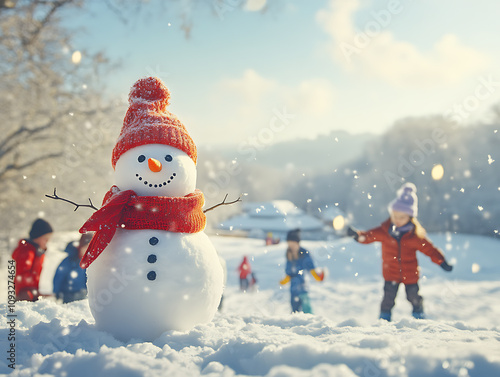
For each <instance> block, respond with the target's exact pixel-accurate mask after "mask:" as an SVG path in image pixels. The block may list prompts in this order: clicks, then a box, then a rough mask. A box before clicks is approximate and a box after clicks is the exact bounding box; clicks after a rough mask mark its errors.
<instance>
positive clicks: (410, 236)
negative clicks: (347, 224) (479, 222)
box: [358, 220, 444, 284]
mask: <svg viewBox="0 0 500 377" xmlns="http://www.w3.org/2000/svg"><path fill="white" fill-rule="evenodd" d="M390 226H391V220H387V221H385V222H383V223H382V224H381V225H380V226H379V227H377V228H374V229H371V230H368V231H366V232H359V237H358V242H360V243H372V242H377V241H378V242H380V243H381V244H382V273H383V276H384V279H385V280H386V281H395V282H398V283H404V284H415V283H417V282H418V278H419V268H418V262H417V250H419V251H421V252H422V253H424V254H425V255H427V256H429V257H430V258H431V260H432V261H433V262H434V263H436V264H441V263H443V262H444V256H443V253H442V252H441V251H440V250H439V249H437V248H436V247H435V246H434V245H433V244H432V243H431V241H429V239H427V238H419V237H418V236H417V235H416V234H415V230H411V231H409V232H408V233H406V234H404V235H403V237H402V238H401V241H400V242H398V241H397V240H396V239H395V238H394V237H392V236H391V235H390V234H389V227H390Z"/></svg>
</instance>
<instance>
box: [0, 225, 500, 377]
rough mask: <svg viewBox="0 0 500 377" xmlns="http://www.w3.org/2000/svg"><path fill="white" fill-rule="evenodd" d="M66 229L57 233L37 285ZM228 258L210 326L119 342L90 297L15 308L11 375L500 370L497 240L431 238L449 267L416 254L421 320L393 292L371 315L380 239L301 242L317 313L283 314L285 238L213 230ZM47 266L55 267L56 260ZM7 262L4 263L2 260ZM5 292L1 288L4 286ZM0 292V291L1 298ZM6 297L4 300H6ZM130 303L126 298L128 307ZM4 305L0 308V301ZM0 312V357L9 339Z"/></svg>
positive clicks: (46, 276) (484, 373)
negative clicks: (325, 273)
mask: <svg viewBox="0 0 500 377" xmlns="http://www.w3.org/2000/svg"><path fill="white" fill-rule="evenodd" d="M74 236H76V235H74V234H71V235H70V234H56V235H55V237H54V240H53V242H52V244H51V245H50V247H51V249H50V251H49V253H48V255H47V265H46V266H45V270H44V272H43V273H42V285H41V290H44V291H45V293H48V292H50V289H51V287H50V278H51V276H52V272H53V271H54V270H55V268H56V267H57V263H58V261H60V260H61V259H62V257H63V256H64V254H63V253H62V250H63V248H64V245H65V244H66V243H67V241H68V239H71V237H74ZM211 239H212V242H213V243H214V245H215V247H216V249H217V250H218V251H219V253H220V254H221V256H222V257H224V258H225V260H226V263H227V270H228V286H227V287H226V290H225V293H224V302H223V308H222V310H221V311H220V312H218V313H217V314H216V315H215V318H214V319H213V321H212V322H210V323H206V324H201V325H198V326H196V327H194V328H193V329H191V330H189V331H185V332H179V331H167V332H165V333H163V334H162V335H161V336H159V337H158V338H157V339H155V340H154V341H153V342H141V341H130V342H121V341H119V340H116V339H115V338H114V337H113V336H111V335H110V334H109V333H107V332H105V331H99V330H98V329H97V328H96V326H95V325H94V321H93V318H92V315H91V313H90V310H89V306H88V301H87V300H83V301H79V302H74V303H70V304H65V305H61V304H57V303H56V302H54V301H53V300H51V299H50V298H47V299H42V300H40V301H38V302H35V303H28V302H19V303H17V304H16V314H17V319H16V320H17V322H16V335H17V338H16V363H17V365H16V368H17V369H16V370H15V371H12V370H11V369H9V368H8V367H7V364H6V363H7V362H6V359H5V357H2V359H0V373H10V372H12V376H31V375H35V374H36V373H39V374H43V375H44V376H75V377H79V376H89V375H94V376H104V375H105V376H125V377H128V376H131V377H132V376H165V375H168V376H201V375H203V376H205V375H206V376H236V375H245V376H248V375H251V376H273V377H277V376H315V377H316V376H342V377H351V376H359V377H361V376H363V377H364V376H395V377H396V376H397V377H400V376H402V377H406V376H407V377H413V376H422V377H425V376H433V377H437V376H446V377H448V376H461V377H462V376H481V377H489V376H498V375H500V316H499V315H498V314H499V313H500V302H499V300H498V293H499V292H500V281H499V279H498V270H499V267H500V256H499V254H498V249H499V243H498V241H496V240H494V239H491V238H485V237H480V236H470V235H452V234H444V235H431V239H432V240H433V242H434V243H435V244H436V245H438V246H439V247H440V248H442V249H443V250H444V252H445V254H446V256H447V258H448V260H450V261H451V262H452V263H454V264H455V269H454V270H453V272H452V273H449V274H447V273H445V272H444V271H442V270H441V269H440V268H439V267H438V266H436V265H434V264H432V263H431V262H430V261H429V260H428V258H426V257H425V256H424V255H420V256H419V261H420V265H421V269H422V270H421V276H422V278H421V280H420V286H421V294H422V295H423V296H424V299H425V301H424V305H425V310H426V313H427V316H428V318H429V319H426V320H415V319H413V318H412V317H411V315H410V311H411V306H410V304H409V303H408V302H407V301H406V298H405V297H404V290H403V289H401V290H400V292H399V295H398V297H397V299H396V307H395V309H394V311H393V319H394V321H393V322H391V323H388V322H384V321H382V320H378V319H377V316H378V310H379V304H380V299H381V294H382V286H383V282H382V279H381V272H380V264H381V262H380V247H379V246H377V244H372V245H360V244H357V243H355V242H353V241H352V240H350V239H339V240H336V241H330V242H313V241H311V242H303V246H304V247H306V248H308V249H309V250H310V251H311V253H312V256H313V258H314V260H315V263H316V265H318V267H326V268H328V270H329V271H330V276H329V277H328V279H327V280H326V281H325V282H323V283H317V282H314V281H312V279H310V285H309V291H310V296H311V302H312V306H313V309H314V311H315V313H316V314H314V315H311V314H290V313H289V311H290V304H289V291H288V287H284V288H283V289H280V288H279V284H278V281H279V279H280V278H282V277H283V276H284V265H285V260H284V254H285V245H284V244H283V243H282V244H279V245H273V246H264V245H263V241H262V240H256V239H241V238H231V237H211ZM243 255H248V256H249V259H250V263H251V264H252V270H253V271H255V272H256V274H257V278H258V288H257V289H256V290H255V291H249V292H247V293H241V292H239V290H238V275H237V273H236V268H237V266H238V265H239V263H240V262H241V259H242V256H243ZM54 265H55V266H54ZM2 268H4V267H2ZM1 288H2V291H3V292H5V289H4V288H5V287H1ZM3 292H2V294H3ZM4 299H5V298H4ZM131 304H134V303H131ZM1 308H2V312H5V310H4V309H5V304H2V305H1ZM7 333H8V325H7V319H6V317H5V316H2V317H1V318H0V340H1V341H2V353H3V354H4V355H5V353H6V352H5V351H4V347H6V345H5V343H6V342H5V340H6V339H7Z"/></svg>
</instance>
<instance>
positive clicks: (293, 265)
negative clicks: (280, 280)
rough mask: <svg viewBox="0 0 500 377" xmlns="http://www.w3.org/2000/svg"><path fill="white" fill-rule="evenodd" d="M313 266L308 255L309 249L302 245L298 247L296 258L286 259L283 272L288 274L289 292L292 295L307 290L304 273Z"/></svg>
mask: <svg viewBox="0 0 500 377" xmlns="http://www.w3.org/2000/svg"><path fill="white" fill-rule="evenodd" d="M314 268H315V267H314V262H313V260H312V258H311V256H310V255H309V251H307V250H306V249H304V248H303V247H301V248H300V249H299V258H298V259H296V260H291V261H290V260H287V261H286V269H285V272H286V274H287V275H289V276H290V292H291V293H292V295H299V294H301V293H306V292H307V287H306V281H305V279H304V275H305V274H306V273H308V272H309V271H310V270H313V269H314Z"/></svg>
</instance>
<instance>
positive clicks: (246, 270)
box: [238, 257, 252, 279]
mask: <svg viewBox="0 0 500 377" xmlns="http://www.w3.org/2000/svg"><path fill="white" fill-rule="evenodd" d="M238 271H240V279H246V278H247V276H248V275H250V274H251V273H252V268H251V267H250V263H249V262H248V258H247V257H244V258H243V262H241V264H240V266H239V267H238Z"/></svg>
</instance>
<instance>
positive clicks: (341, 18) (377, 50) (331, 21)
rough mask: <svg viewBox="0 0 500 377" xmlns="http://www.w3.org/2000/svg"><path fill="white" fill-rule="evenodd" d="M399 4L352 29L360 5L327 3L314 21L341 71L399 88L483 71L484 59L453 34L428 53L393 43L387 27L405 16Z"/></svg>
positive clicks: (354, 0) (341, 0) (347, 0)
mask: <svg viewBox="0 0 500 377" xmlns="http://www.w3.org/2000/svg"><path fill="white" fill-rule="evenodd" d="M391 3H392V5H389V4H391ZM394 4H397V6H396V5H394ZM405 5H407V4H406V3H404V2H403V3H401V2H394V1H393V2H389V3H387V4H386V6H387V8H385V9H380V10H378V11H376V12H372V13H371V18H370V20H368V21H367V22H366V23H365V24H364V25H363V26H362V27H361V28H360V29H359V30H357V29H356V27H355V25H354V22H353V16H354V14H355V13H356V12H357V11H358V10H359V9H360V2H359V1H358V0H331V1H330V6H329V8H328V9H323V10H321V11H319V12H318V13H317V21H318V22H319V23H320V25H321V26H322V27H323V29H324V30H325V31H326V32H327V33H328V34H329V35H330V36H331V38H332V42H333V46H332V45H330V46H329V48H330V49H331V53H332V57H333V59H334V60H335V61H336V62H337V63H339V64H340V65H341V66H342V67H343V68H344V69H345V70H346V71H349V72H352V73H355V74H360V73H361V74H364V75H368V76H372V77H377V78H382V79H384V80H386V81H388V82H390V83H392V84H396V85H402V86H404V85H408V86H433V85H440V84H450V83H455V82H459V81H460V80H463V79H464V78H467V77H470V76H472V75H476V74H478V73H479V71H480V70H482V69H484V68H485V67H486V66H487V64H488V57H487V56H485V55H484V54H483V53H481V52H479V51H477V50H475V49H473V48H471V47H468V46H465V45H463V44H462V43H461V42H460V41H459V40H458V38H457V37H456V36H455V35H454V34H446V35H443V36H442V37H441V38H440V39H439V40H438V41H437V42H436V43H435V44H434V46H433V47H432V49H431V50H430V51H421V50H419V49H418V48H417V47H416V46H415V45H413V44H412V43H410V42H407V41H401V40H397V39H396V37H395V36H394V35H393V33H391V32H390V31H389V30H388V27H389V26H390V24H391V22H392V21H393V20H394V19H396V18H397V17H398V16H399V15H400V14H402V13H404V12H409V10H408V9H405Z"/></svg>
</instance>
